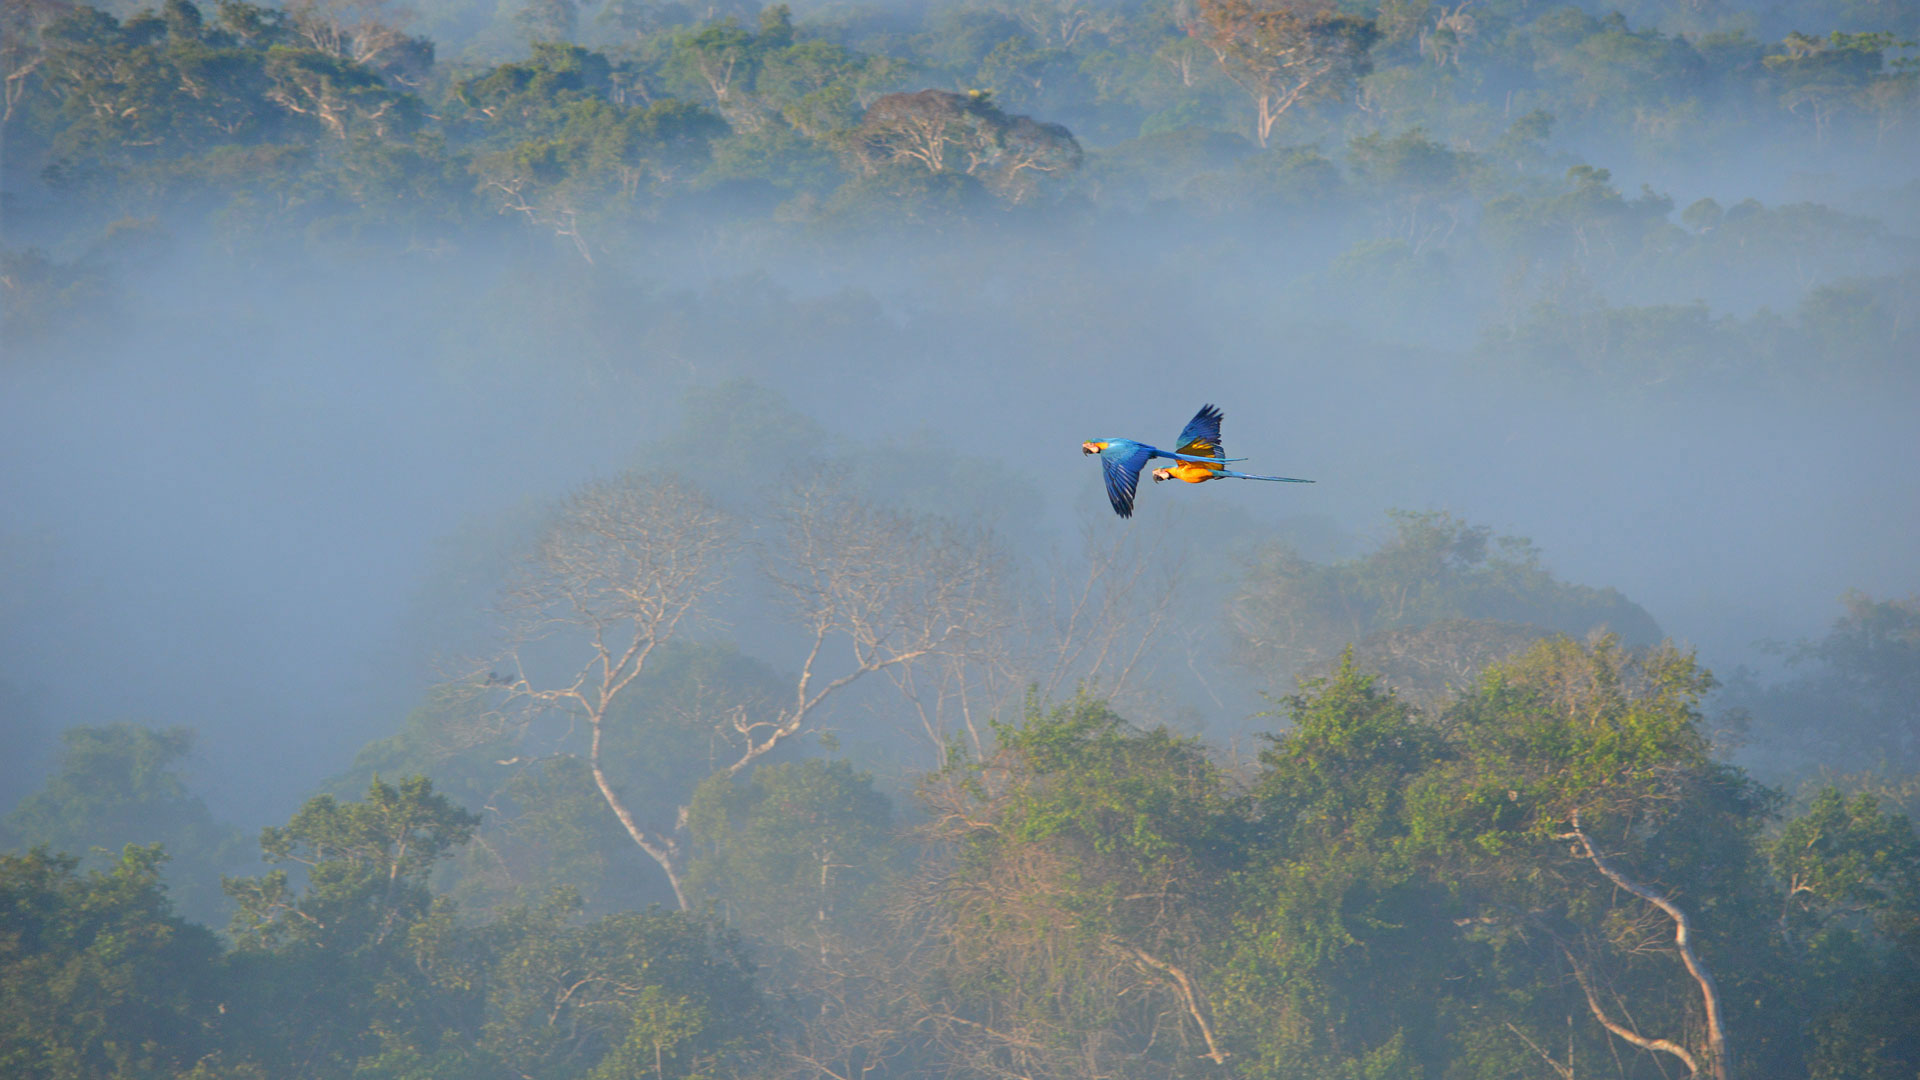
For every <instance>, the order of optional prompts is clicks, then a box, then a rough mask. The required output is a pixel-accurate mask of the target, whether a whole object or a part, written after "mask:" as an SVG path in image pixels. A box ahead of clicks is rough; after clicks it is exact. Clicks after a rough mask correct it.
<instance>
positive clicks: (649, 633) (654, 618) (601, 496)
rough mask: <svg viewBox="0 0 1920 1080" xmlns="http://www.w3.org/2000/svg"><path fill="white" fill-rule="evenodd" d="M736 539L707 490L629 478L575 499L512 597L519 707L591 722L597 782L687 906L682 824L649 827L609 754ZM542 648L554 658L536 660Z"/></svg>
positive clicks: (512, 682) (719, 580) (590, 757)
mask: <svg viewBox="0 0 1920 1080" xmlns="http://www.w3.org/2000/svg"><path fill="white" fill-rule="evenodd" d="M736 546H737V540H736V539H735V535H734V532H733V525H732V523H731V521H730V520H729V519H728V518H727V516H726V515H725V514H723V513H722V512H721V511H720V510H719V509H718V508H717V507H715V506H713V504H712V503H710V502H709V501H708V500H707V499H706V497H705V496H703V495H701V494H699V493H698V492H696V491H694V490H692V489H689V488H685V487H682V486H680V485H678V484H676V483H674V482H672V481H666V480H652V479H650V478H647V477H643V476H640V475H637V474H629V475H627V476H624V477H621V478H619V479H617V480H612V481H604V482H601V483H598V484H593V485H591V486H589V487H587V488H585V489H583V490H581V491H580V492H579V493H577V494H575V495H574V496H573V497H572V498H570V499H569V500H568V501H567V503H566V504H565V505H564V506H563V507H562V508H561V511H560V514H559V516H558V518H557V519H556V520H555V522H554V524H553V525H552V526H551V527H550V528H549V529H548V530H547V533H546V535H545V536H544V537H543V538H542V539H541V540H540V542H539V545H538V547H537V548H536V550H535V552H534V555H533V558H532V560H531V562H530V564H529V566H528V567H527V569H526V572H525V574H524V576H523V580H522V581H521V583H520V584H519V585H518V586H517V587H516V588H515V589H514V590H513V592H512V594H511V596H510V598H509V604H508V612H509V619H510V627H509V629H510V633H511V635H512V636H511V642H512V645H511V651H510V652H509V655H508V658H507V659H508V664H509V665H510V668H511V671H512V675H511V676H510V677H508V679H507V680H506V694H507V697H508V700H509V705H510V707H515V708H518V709H521V710H531V711H533V712H537V713H558V714H560V715H562V716H565V717H567V718H569V719H572V720H577V721H579V722H582V723H584V724H585V726H586V728H587V754H586V762H587V768H588V770H589V771H590V773H591V774H592V777H593V782H594V786H595V787H596V788H597V789H598V790H599V792H600V797H601V799H602V800H604V801H605V803H606V806H607V809H608V810H610V811H611V812H612V813H613V816H614V817H615V818H616V819H617V820H618V821H619V822H620V826H621V828H622V829H624V830H625V831H626V833H627V836H628V837H629V838H631V839H632V841H633V842H634V844H635V845H636V846H638V847H639V848H640V850H641V851H643V852H645V853H646V856H647V857H648V858H649V859H652V860H653V861H654V863H655V864H656V865H658V866H659V867H660V870H661V872H662V873H664V874H665V875H666V876H667V881H668V884H670V885H671V886H672V888H673V894H674V897H675V899H677V900H678V901H679V903H680V906H681V907H682V908H683V909H684V908H685V907H686V906H687V897H686V895H685V893H684V891H683V890H682V888H681V884H680V872H681V867H680V861H679V853H680V848H679V841H678V839H677V838H676V830H677V828H678V826H661V825H648V824H644V823H642V822H641V821H640V820H639V819H638V818H637V817H636V816H635V814H634V812H633V810H632V809H631V808H630V807H629V806H628V805H627V801H626V800H625V798H624V797H623V796H622V795H621V793H620V790H619V788H618V786H617V785H616V784H615V782H614V780H613V779H612V778H611V777H610V776H609V775H608V773H607V770H606V768H605V763H604V760H603V756H602V754H603V750H604V748H605V746H606V742H607V735H608V730H607V729H608V724H609V721H610V720H611V719H612V718H613V716H614V709H615V707H616V706H617V705H620V704H622V703H623V700H624V698H625V697H626V695H628V694H630V693H631V692H632V691H633V689H634V686H635V684H636V682H637V680H638V679H639V678H640V676H641V674H642V673H643V672H644V671H645V670H646V667H647V662H648V661H649V660H651V659H652V658H653V656H654V654H655V652H656V651H657V650H659V649H660V648H661V647H662V646H665V645H667V644H668V643H669V642H671V641H672V640H673V639H674V637H675V635H677V634H678V633H679V632H680V631H681V629H682V627H683V626H684V625H686V624H687V623H689V622H690V621H691V620H692V619H694V618H695V617H697V614H698V611H699V608H700V605H701V604H702V603H703V602H704V601H706V600H707V599H709V598H710V597H712V596H713V595H714V594H715V593H716V592H717V591H718V590H719V589H720V587H721V585H722V584H723V583H724V581H725V580H726V575H727V571H728V569H729V566H728V562H729V560H730V559H731V557H732V554H733V551H734V549H735V547H736ZM536 647H541V648H543V649H544V650H545V651H546V652H547V653H550V654H552V659H551V661H550V662H542V660H543V659H544V658H543V657H542V658H536V656H535V653H534V650H535V648H536ZM582 661H584V662H582ZM549 670H553V671H556V672H557V674H555V675H549V674H548V672H549ZM489 677H490V676H489Z"/></svg>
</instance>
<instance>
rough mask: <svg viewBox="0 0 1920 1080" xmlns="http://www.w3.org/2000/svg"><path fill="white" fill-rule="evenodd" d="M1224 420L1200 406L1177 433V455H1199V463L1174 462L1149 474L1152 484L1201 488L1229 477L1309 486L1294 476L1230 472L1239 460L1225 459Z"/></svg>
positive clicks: (1178, 459)
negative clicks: (1176, 483) (1232, 463)
mask: <svg viewBox="0 0 1920 1080" xmlns="http://www.w3.org/2000/svg"><path fill="white" fill-rule="evenodd" d="M1223 419H1225V417H1224V416H1223V415H1222V414H1221V412H1220V410H1219V409H1217V408H1215V407H1213V406H1212V405H1206V406H1203V407H1202V408H1201V409H1200V411H1199V412H1198V413H1196V414H1195V415H1194V418H1193V421H1192V422H1191V423H1189V424H1188V425H1187V430H1185V431H1183V432H1181V433H1180V451H1181V453H1183V454H1203V455H1207V456H1204V457H1201V458H1200V459H1199V460H1197V461H1196V460H1194V459H1193V458H1186V457H1182V458H1177V459H1176V460H1175V461H1174V463H1173V464H1172V465H1170V466H1167V467H1166V468H1163V469H1155V470H1153V482H1154V483H1156V484H1157V483H1159V482H1160V481H1162V480H1184V481H1186V482H1187V483H1189V484H1204V483H1206V482H1207V481H1209V480H1218V479H1220V478H1221V477H1223V476H1224V477H1230V478H1232V479H1234V480H1272V481H1274V482H1276V483H1281V484H1311V483H1313V481H1311V480H1302V479H1300V478H1298V477H1294V476H1255V475H1254V474H1253V473H1243V472H1234V471H1233V470H1232V469H1229V468H1227V467H1226V462H1229V461H1239V460H1241V459H1240V458H1230V457H1227V456H1226V448H1225V447H1224V446H1223V445H1222V443H1221V442H1220V421H1221V420H1223Z"/></svg>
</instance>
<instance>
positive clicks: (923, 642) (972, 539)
mask: <svg viewBox="0 0 1920 1080" xmlns="http://www.w3.org/2000/svg"><path fill="white" fill-rule="evenodd" d="M774 527H775V529H776V537H777V538H776V541H775V543H774V544H773V545H772V546H770V547H769V548H768V549H767V551H766V566H767V572H768V575H769V576H770V577H771V578H772V580H773V583H774V586H775V588H776V590H777V591H778V593H779V595H780V597H781V599H782V601H783V602H784V603H785V605H786V607H787V609H788V611H789V612H790V613H791V614H792V617H793V619H794V621H795V622H796V623H797V624H798V625H799V626H800V628H801V629H802V630H803V631H804V633H805V634H806V638H805V641H806V648H807V652H806V656H805V659H803V660H802V661H801V663H800V669H799V672H798V674H797V676H796V678H795V681H794V693H793V698H792V700H791V701H789V702H788V704H787V705H786V706H785V707H784V708H782V709H781V710H779V712H777V713H776V714H774V715H773V716H771V717H766V718H761V719H750V718H748V717H746V716H745V715H742V716H741V717H740V718H739V721H738V732H737V733H738V735H739V737H740V740H741V742H740V751H739V756H738V757H737V758H736V760H735V761H734V762H733V763H732V765H730V766H729V767H728V769H727V772H728V774H729V775H731V774H734V773H737V772H739V771H740V770H741V769H742V768H744V767H746V765H747V764H748V763H750V762H752V761H753V760H754V759H755V758H757V757H759V756H761V755H762V754H765V753H767V752H768V751H770V750H772V749H773V748H774V747H775V746H777V745H779V743H780V742H781V741H782V740H784V739H788V738H791V737H792V736H794V735H797V734H799V733H800V732H801V731H803V730H805V728H806V726H807V724H808V723H809V722H810V720H811V718H812V716H813V714H814V713H815V712H816V711H817V710H818V709H819V708H820V706H821V705H822V704H823V703H824V702H825V701H826V700H827V699H828V698H830V697H832V696H834V695H835V694H837V693H839V692H840V691H842V690H844V689H846V688H847V687H848V686H851V685H852V684H854V683H855V682H858V681H859V680H861V679H863V678H865V677H866V676H868V675H871V674H874V673H875V672H884V673H886V674H887V676H888V677H890V678H891V679H892V680H893V682H894V685H895V686H896V687H897V688H899V689H900V690H901V691H902V692H903V693H905V694H906V695H907V697H908V699H909V700H910V701H911V702H913V703H914V707H915V708H916V710H917V711H919V712H920V717H921V721H922V724H923V726H924V727H925V729H926V733H927V735H928V736H929V737H930V738H932V739H934V740H936V741H937V742H944V737H945V731H946V717H947V716H948V715H949V713H948V709H949V707H959V708H961V709H962V711H963V713H965V715H966V716H967V717H968V719H967V721H966V722H967V723H968V724H969V726H970V727H972V726H973V722H972V719H971V716H972V714H971V712H970V711H968V710H970V709H971V708H972V702H973V699H972V698H968V697H967V696H966V695H967V694H968V693H969V692H970V691H969V690H968V688H967V687H966V686H965V685H964V677H965V676H966V675H968V674H970V673H972V670H973V669H975V668H977V667H978V666H980V665H983V664H984V665H987V666H989V667H990V666H991V664H992V659H991V653H990V651H989V649H990V646H988V645H987V642H988V640H989V639H990V638H991V636H992V634H991V632H990V631H991V630H992V629H993V624H992V622H991V610H992V596H993V572H994V567H995V558H994V550H993V544H992V540H991V538H990V537H988V536H986V535H983V534H980V533H977V532H973V531H969V530H967V529H964V528H961V527H960V526H957V525H954V524H952V523H950V522H946V521H943V520H941V519H938V518H929V517H914V516H910V515H906V514H901V513H896V512H894V511H890V510H886V509H883V508H880V507H877V506H875V505H873V504H872V503H870V502H867V501H866V500H864V499H861V498H859V497H857V496H853V495H849V494H847V493H845V492H842V491H838V490H835V489H833V488H832V487H830V486H827V485H824V484H816V485H811V486H806V487H802V488H800V489H798V490H796V491H794V492H793V493H792V495H790V496H789V497H788V499H787V500H786V503H785V505H784V506H783V507H782V508H781V512H780V514H779V516H778V518H777V519H776V521H775V526H774ZM830 653H836V654H838V659H839V660H840V661H841V662H839V663H836V662H835V660H836V656H834V655H830ZM829 672H837V674H829ZM956 678H960V679H962V683H963V684H956V683H955V682H954V680H955V679H956ZM929 688H931V690H932V696H931V697H930V698H929V697H928V695H927V693H926V691H928V690H929ZM963 702H964V704H963ZM926 710H931V711H926ZM973 730H974V737H975V738H976V740H977V739H978V729H977V727H974V728H973Z"/></svg>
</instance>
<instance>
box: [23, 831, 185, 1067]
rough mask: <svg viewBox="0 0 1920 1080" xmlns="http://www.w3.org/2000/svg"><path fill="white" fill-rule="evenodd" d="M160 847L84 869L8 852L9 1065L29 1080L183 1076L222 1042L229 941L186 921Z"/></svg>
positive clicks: (42, 853)
mask: <svg viewBox="0 0 1920 1080" xmlns="http://www.w3.org/2000/svg"><path fill="white" fill-rule="evenodd" d="M163 860H164V856H163V855H162V854H161V851H160V848H159V847H158V846H157V845H156V846H153V847H140V846H138V845H129V846H128V847H127V848H126V850H125V851H124V852H123V853H122V854H121V856H120V860H119V862H118V863H116V864H114V865H113V866H112V867H111V868H110V869H108V870H104V871H99V870H96V871H90V872H88V873H85V874H81V873H79V872H77V870H76V865H77V864H76V860H74V859H71V858H65V857H61V856H56V855H51V854H48V852H47V851H46V849H45V848H36V849H34V850H33V851H31V852H28V853H27V854H25V855H0V1072H4V1073H5V1074H6V1075H7V1076H10V1077H19V1078H20V1080H82V1078H92V1077H111V1078H114V1080H144V1078H154V1080H159V1078H163V1077H173V1076H178V1075H182V1074H184V1073H185V1072H186V1071H187V1070H189V1069H191V1068H192V1067H193V1066H194V1064H195V1063H196V1062H198V1061H200V1060H201V1058H202V1056H203V1055H205V1054H207V1053H208V1052H210V1051H212V1050H213V1049H214V1048H215V1046H216V1045H217V1037H218V1035H219V1033H220V1015H219V1012H220V1010H219V1002H220V990H219V986H218V976H219V970H220V969H219V963H220V947H219V944H218V942H217V940H216V939H215V938H214V936H213V935H212V934H211V933H209V932H208V931H207V930H206V929H205V928H203V927H200V926H195V925H192V924H190V923H187V922H184V921H182V920H181V919H179V918H177V917H175V916H174V915H173V913H172V911H171V909H170V907H169V905H168V903H167V899H166V892H165V889H164V888H163V887H162V885H161V883H160V865H161V863H162V861H163Z"/></svg>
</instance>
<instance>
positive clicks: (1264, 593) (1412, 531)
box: [1229, 511, 1659, 689]
mask: <svg viewBox="0 0 1920 1080" xmlns="http://www.w3.org/2000/svg"><path fill="white" fill-rule="evenodd" d="M1391 519H1392V522H1393V527H1394V535H1393V536H1392V537H1390V538H1389V539H1387V540H1386V541H1385V542H1384V543H1382V544H1381V546H1380V547H1379V548H1378V549H1377V550H1375V551H1374V552H1372V553H1371V554H1368V555H1365V556H1362V557H1360V558H1357V559H1351V560H1348V561H1345V562H1339V563H1332V564H1318V563H1314V562H1310V561H1309V560H1307V559H1305V558H1303V557H1301V556H1300V555H1298V554H1296V553H1295V552H1293V551H1292V550H1290V549H1288V548H1285V547H1279V546H1276V547H1272V548H1269V549H1268V550H1266V551H1263V552H1261V553H1260V554H1259V555H1258V556H1257V557H1256V560H1255V562H1254V564H1253V565H1252V567H1251V568H1250V569H1249V571H1248V573H1247V575H1246V577H1245V578H1244V580H1243V581H1242V583H1241V585H1240V588H1239V591H1238V593H1237V595H1236V596H1235V597H1234V599H1233V601H1232V605H1231V607H1230V609H1229V610H1230V615H1231V618H1232V622H1233V627H1234V629H1235V631H1236V632H1237V635H1238V640H1237V641H1236V647H1237V650H1238V653H1239V656H1240V658H1241V659H1242V661H1243V662H1245V663H1247V664H1248V665H1250V666H1252V667H1254V668H1256V669H1258V670H1261V671H1263V672H1270V673H1274V674H1278V673H1283V672H1304V671H1311V670H1314V669H1315V668H1317V667H1320V666H1323V665H1325V664H1326V663H1328V662H1329V661H1331V660H1332V659H1333V658H1334V657H1336V656H1338V655H1339V653H1340V652H1341V651H1342V650H1343V649H1345V648H1346V647H1347V646H1348V645H1351V644H1355V643H1358V644H1359V646H1360V648H1361V649H1362V652H1363V653H1373V654H1375V655H1377V656H1379V658H1380V659H1381V660H1389V661H1390V659H1391V656H1392V653H1393V651H1394V649H1395V646H1396V641H1395V637H1394V635H1395V634H1396V632H1400V631H1408V630H1417V629H1420V628H1430V630H1431V631H1433V632H1435V633H1438V634H1441V635H1443V640H1444V639H1450V641H1451V645H1450V647H1451V648H1453V649H1456V650H1458V652H1459V653H1460V654H1462V655H1464V656H1465V657H1466V663H1464V664H1455V663H1450V662H1443V663H1440V664H1438V665H1436V667H1437V670H1429V671H1421V670H1419V669H1418V668H1416V667H1414V666H1412V665H1401V664H1391V665H1390V666H1392V667H1393V668H1394V672H1393V673H1394V675H1395V677H1396V680H1397V681H1403V682H1404V683H1406V684H1407V685H1410V686H1414V687H1421V688H1424V689H1436V688H1438V687H1439V686H1440V685H1442V684H1443V681H1444V680H1445V679H1446V678H1448V677H1452V678H1453V679H1454V681H1455V682H1456V683H1458V682H1459V681H1461V676H1463V675H1470V674H1471V673H1473V672H1477V671H1478V670H1479V669H1480V667H1482V666H1484V665H1485V664H1486V663H1487V662H1488V661H1489V660H1493V659H1497V658H1498V656H1499V655H1503V653H1502V652H1501V650H1503V649H1506V650H1508V651H1510V645H1511V644H1513V643H1514V642H1515V639H1516V638H1519V639H1524V638H1525V637H1526V636H1527V635H1526V634H1524V633H1521V634H1514V633H1511V632H1507V631H1503V630H1502V629H1501V628H1502V627H1511V626H1526V627H1534V628H1536V631H1537V632H1560V633H1570V634H1586V633H1589V632H1591V631H1594V630H1599V629H1610V630H1612V631H1614V632H1617V633H1619V634H1621V635H1623V636H1624V637H1625V638H1626V639H1627V640H1628V641H1630V642H1634V643H1650V642H1651V641H1654V640H1656V639H1657V638H1658V637H1659V629H1658V627H1656V626H1655V625H1654V622H1653V620H1652V619H1651V618H1650V617H1649V616H1648V615H1647V614H1646V612H1645V611H1643V610H1641V608H1640V607H1639V606H1638V605H1636V604H1634V603H1632V602H1630V601H1628V600H1627V599H1626V598H1625V597H1623V596H1621V595H1620V594H1619V593H1618V592H1616V591H1614V590H1612V589H1594V588H1589V587H1586V586H1580V585H1569V584H1566V583H1564V582H1561V581H1559V580H1558V579H1556V578H1555V577H1554V576H1553V575H1552V574H1551V573H1550V572H1549V571H1548V570H1547V568H1546V567H1545V566H1543V565H1542V564H1541V562H1540V556H1539V552H1538V551H1537V550H1535V548H1534V547H1533V545H1532V544H1531V543H1529V542H1528V541H1526V540H1524V539H1520V538H1517V537H1499V538H1495V537H1494V536H1493V533H1492V530H1490V529H1487V528H1485V527H1484V526H1474V525H1468V524H1467V523H1465V522H1463V521H1460V520H1459V519H1457V518H1455V517H1453V516H1452V515H1450V514H1446V513H1413V512H1408V511H1395V512H1393V513H1392V515H1391ZM1438 648H1439V646H1438V645H1436V644H1433V643H1429V644H1428V645H1427V647H1426V648H1424V649H1423V650H1422V652H1423V654H1424V655H1427V656H1434V655H1435V653H1436V652H1437V651H1438ZM1441 659H1443V660H1444V659H1445V658H1444V657H1442V658H1441Z"/></svg>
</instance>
